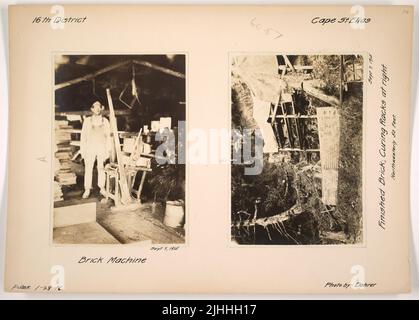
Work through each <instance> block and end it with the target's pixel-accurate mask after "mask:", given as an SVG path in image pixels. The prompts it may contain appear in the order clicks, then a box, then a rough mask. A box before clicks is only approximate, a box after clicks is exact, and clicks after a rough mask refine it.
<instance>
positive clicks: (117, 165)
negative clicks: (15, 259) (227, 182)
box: [51, 54, 186, 245]
mask: <svg viewBox="0 0 419 320" xmlns="http://www.w3.org/2000/svg"><path fill="white" fill-rule="evenodd" d="M53 59H54V70H55V73H54V82H55V84H54V88H53V90H54V125H53V131H54V132H53V137H54V138H53V147H54V154H53V157H54V159H53V160H54V162H53V163H54V167H53V175H54V176H53V190H52V191H51V193H52V194H53V201H54V205H53V219H52V220H53V226H52V228H53V232H52V234H53V236H52V238H53V243H54V244H139V245H148V244H182V243H185V229H186V227H185V226H186V217H185V212H186V204H185V186H186V184H185V181H186V171H185V154H184V152H182V151H181V150H184V147H183V146H184V137H185V134H184V132H185V123H186V76H185V74H186V56H185V55H184V54H148V55H117V54H102V55H98V54H91V55H83V54H54V57H53Z"/></svg>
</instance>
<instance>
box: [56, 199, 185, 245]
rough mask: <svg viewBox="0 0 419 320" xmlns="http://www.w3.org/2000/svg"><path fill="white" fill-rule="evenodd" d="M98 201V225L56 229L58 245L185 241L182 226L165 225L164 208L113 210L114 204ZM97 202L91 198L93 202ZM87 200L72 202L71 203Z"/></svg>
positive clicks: (170, 242) (149, 204)
mask: <svg viewBox="0 0 419 320" xmlns="http://www.w3.org/2000/svg"><path fill="white" fill-rule="evenodd" d="M98 199H99V197H98V198H97V199H96V200H97V209H96V222H93V223H83V224H76V225H72V226H67V227H60V228H55V229H54V236H53V238H54V243H57V244H65V243H67V244H75V243H77V244H86V243H90V244H115V243H122V244H134V243H138V244H146V243H153V244H175V243H184V242H185V238H184V237H185V230H184V229H183V228H182V227H179V228H171V227H168V226H166V225H164V224H163V218H164V207H163V205H161V204H152V203H144V204H141V205H140V206H139V207H138V208H136V209H135V210H131V211H130V210H123V211H116V210H112V208H111V207H112V206H113V202H112V201H110V200H108V202H107V203H103V201H99V200H98ZM92 200H94V198H93V199H90V201H92ZM83 201H86V200H78V199H71V200H67V201H66V202H67V203H72V202H74V203H81V202H83Z"/></svg>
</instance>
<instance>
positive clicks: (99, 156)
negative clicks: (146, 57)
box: [80, 101, 112, 199]
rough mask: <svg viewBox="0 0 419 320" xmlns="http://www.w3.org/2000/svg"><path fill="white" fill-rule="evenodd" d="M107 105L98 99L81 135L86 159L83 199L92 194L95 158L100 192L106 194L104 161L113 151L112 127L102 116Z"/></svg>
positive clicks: (82, 153) (82, 150) (81, 143)
mask: <svg viewBox="0 0 419 320" xmlns="http://www.w3.org/2000/svg"><path fill="white" fill-rule="evenodd" d="M104 109H105V107H104V106H103V105H102V104H101V103H100V102H99V101H96V102H95V103H93V104H92V106H91V108H90V110H91V111H92V116H91V117H87V118H85V120H84V122H83V127H82V130H81V137H80V154H81V156H82V157H83V159H84V166H85V168H84V193H83V196H82V197H83V199H86V198H88V197H89V196H90V190H91V189H92V174H93V166H94V164H95V160H96V161H97V172H98V181H97V185H98V187H99V188H100V193H101V194H103V195H105V194H106V192H105V171H104V162H105V161H106V159H108V158H109V157H110V155H111V153H112V140H111V129H110V124H109V120H108V119H106V118H105V117H103V116H102V111H103V110H104Z"/></svg>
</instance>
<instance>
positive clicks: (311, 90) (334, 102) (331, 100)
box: [288, 81, 339, 107]
mask: <svg viewBox="0 0 419 320" xmlns="http://www.w3.org/2000/svg"><path fill="white" fill-rule="evenodd" d="M303 84H304V89H303V90H304V91H305V92H306V93H307V94H308V95H311V96H313V97H314V98H317V99H319V100H321V101H323V102H326V103H327V104H329V105H331V106H333V107H338V106H339V99H337V98H335V97H334V96H328V95H327V94H324V93H323V92H321V91H320V90H319V89H317V88H315V87H313V85H312V84H311V83H310V81H303ZM288 85H289V86H290V87H293V88H296V89H301V82H300V83H296V82H292V81H289V82H288Z"/></svg>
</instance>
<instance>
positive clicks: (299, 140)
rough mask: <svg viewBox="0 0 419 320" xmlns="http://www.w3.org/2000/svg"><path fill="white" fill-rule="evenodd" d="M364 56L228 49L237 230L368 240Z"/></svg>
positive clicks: (251, 236) (259, 240) (292, 237)
mask: <svg viewBox="0 0 419 320" xmlns="http://www.w3.org/2000/svg"><path fill="white" fill-rule="evenodd" d="M363 79H364V57H363V56H362V55H358V54H351V55H283V54H278V55H274V54H272V55H233V56H232V57H231V108H232V109H231V116H232V118H231V119H232V120H231V121H232V123H231V125H232V130H233V133H234V134H233V139H232V154H233V157H232V159H233V160H232V164H231V237H232V241H233V242H234V243H237V244H240V245H343V244H359V243H362V242H363V205H362V200H363V192H362V190H363V188H362V162H363V156H362V153H363V85H364V82H363Z"/></svg>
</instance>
